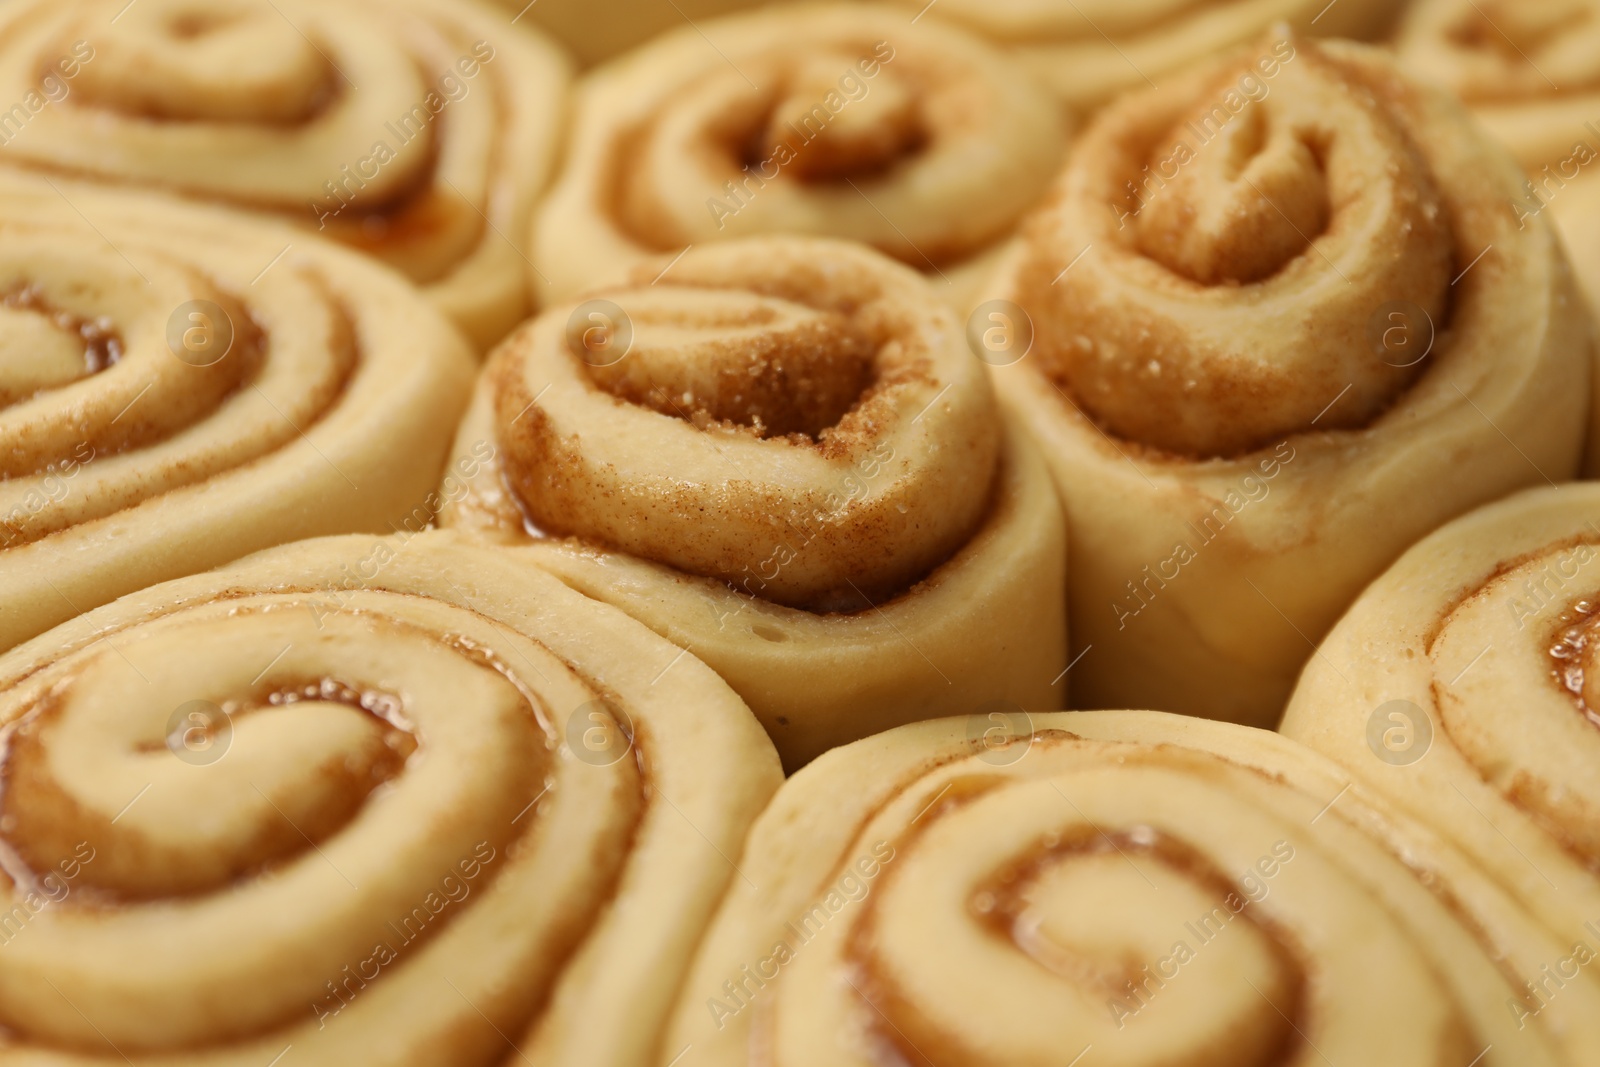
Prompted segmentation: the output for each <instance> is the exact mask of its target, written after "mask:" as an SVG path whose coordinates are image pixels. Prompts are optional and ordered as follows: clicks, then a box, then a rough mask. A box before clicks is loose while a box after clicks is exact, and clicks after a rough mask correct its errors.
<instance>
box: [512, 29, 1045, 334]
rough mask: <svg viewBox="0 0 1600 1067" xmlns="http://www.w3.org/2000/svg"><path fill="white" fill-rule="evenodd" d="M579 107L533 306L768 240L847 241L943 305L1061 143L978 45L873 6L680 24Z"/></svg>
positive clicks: (546, 219)
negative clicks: (644, 264) (685, 251)
mask: <svg viewBox="0 0 1600 1067" xmlns="http://www.w3.org/2000/svg"><path fill="white" fill-rule="evenodd" d="M708 42H710V44H709V45H708ZM577 96H578V99H577V107H576V111H575V113H574V119H573V141H572V144H571V145H570V147H569V149H568V152H567V158H566V162H565V163H564V165H563V169H562V172H561V175H560V177H559V178H558V179H557V181H556V184H555V186H554V188H553V189H552V191H551V193H550V195H549V197H547V198H546V200H545V202H544V203H543V204H542V205H541V207H540V209H539V218H538V222H537V224H536V226H535V231H534V244H535V248H536V252H535V262H536V263H537V264H538V267H539V271H540V276H541V282H540V284H541V290H542V292H543V294H544V296H545V298H546V300H547V301H548V300H553V299H558V298H565V297H568V296H570V295H572V294H574V293H578V292H582V291H583V290H586V289H589V288H592V287H594V286H597V285H602V284H606V283H609V282H612V281H614V280H615V279H616V276H617V273H618V264H619V263H620V264H629V263H632V262H635V261H637V260H639V259H640V258H642V257H645V256H649V255H654V254H656V253H667V252H677V251H678V250H680V249H682V248H684V247H685V246H687V245H691V244H703V243H705V242H708V241H714V240H720V239H724V238H728V237H741V236H746V237H747V236H758V235H764V234H771V233H800V234H810V235H814V236H819V237H840V238H849V239H851V240H857V241H861V242H863V243H865V244H869V245H872V246H873V247H875V248H877V249H879V250H880V251H882V252H885V253H887V254H889V255H891V256H894V257H895V258H896V259H899V260H901V261H902V262H904V263H907V264H909V265H910V266H912V267H915V268H916V269H918V270H921V271H925V272H928V273H929V274H930V275H932V276H933V277H934V278H935V279H936V281H937V282H938V284H939V285H940V286H941V288H944V289H947V290H949V292H950V293H951V294H955V293H956V292H958V291H964V287H965V286H967V285H970V284H971V282H972V280H973V279H974V278H975V277H976V276H977V269H978V268H977V266H975V264H978V265H981V264H985V263H987V262H988V260H987V259H986V258H984V255H983V254H984V253H986V252H989V251H990V250H991V249H992V248H993V247H994V246H995V245H996V244H997V243H998V242H1000V241H1001V240H1002V239H1003V238H1005V237H1006V236H1008V235H1009V233H1010V231H1011V229H1012V227H1013V226H1014V224H1015V223H1016V221H1017V219H1018V218H1019V216H1020V215H1021V213H1022V211H1023V210H1025V209H1026V208H1027V206H1028V205H1029V204H1031V203H1032V202H1033V201H1034V200H1036V199H1037V197H1038V196H1039V194H1041V193H1042V192H1043V191H1044V190H1045V188H1046V186H1047V185H1048V184H1049V180H1050V175H1051V173H1052V172H1053V170H1054V168H1055V167H1056V165H1057V163H1058V161H1059V157H1060V153H1061V146H1062V126H1061V120H1060V118H1059V116H1058V115H1057V113H1056V108H1055V107H1054V106H1053V104H1052V103H1051V102H1050V100H1049V99H1048V97H1047V96H1046V95H1045V94H1044V93H1043V92H1042V91H1040V90H1039V89H1038V88H1037V87H1036V86H1035V85H1033V84H1032V83H1031V82H1030V81H1029V80H1028V79H1027V78H1026V77H1025V76H1023V75H1021V74H1019V73H1017V72H1016V71H1013V70H1010V69H1008V68H1007V65H1006V63H1005V60H1004V58H1003V57H1002V56H1001V55H999V54H997V53H996V52H995V51H994V50H993V49H992V48H991V47H989V46H988V45H987V44H986V43H984V42H982V41H980V40H978V39H977V38H975V37H973V36H971V35H969V34H967V33H965V32H964V31H962V30H959V29H957V28H954V27H950V26H945V25H939V24H937V23H936V21H935V20H928V21H927V22H919V23H918V24H915V25H912V24H911V23H910V22H909V21H908V20H907V19H906V17H905V15H904V14H903V13H902V12H901V11H900V10H898V9H895V8H890V7H886V6H883V5H874V4H861V5H857V4H837V3H835V4H795V5H784V6H781V7H773V8H769V9H767V10H764V11H759V12H755V13H751V14H743V15H732V16H728V17H727V18H723V19H716V20H710V21H705V22H700V23H698V24H697V25H696V26H694V27H688V26H686V27H683V28H682V30H681V31H679V32H676V33H672V34H669V35H667V36H665V37H663V38H660V39H658V40H656V41H654V42H652V43H651V44H649V45H647V46H645V47H644V48H642V49H639V50H638V51H636V52H634V53H630V54H629V55H627V56H625V57H623V58H621V59H618V60H617V61H615V62H613V63H611V64H608V65H607V66H605V67H603V68H601V69H600V70H598V71H596V72H594V73H592V74H590V75H589V76H588V77H587V78H586V79H585V80H584V81H583V82H582V83H581V85H580V87H579V89H578V94H577ZM966 267H972V268H973V269H972V270H966V269H963V268H966ZM957 302H958V303H959V302H960V301H959V299H957Z"/></svg>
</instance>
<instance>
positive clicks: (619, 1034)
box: [0, 532, 779, 1067]
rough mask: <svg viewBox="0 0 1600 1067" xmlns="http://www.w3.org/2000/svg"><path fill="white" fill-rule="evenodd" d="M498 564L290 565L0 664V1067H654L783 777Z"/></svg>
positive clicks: (107, 619) (467, 553)
mask: <svg viewBox="0 0 1600 1067" xmlns="http://www.w3.org/2000/svg"><path fill="white" fill-rule="evenodd" d="M516 556H517V552H516V550H506V549H488V548H484V547H482V546H476V547H464V546H461V545H459V544H457V543H456V542H455V540H454V539H453V538H451V537H449V536H448V535H444V534H439V533H434V532H425V533H422V534H420V535H416V536H414V537H389V538H373V537H370V536H347V537H340V538H327V539H322V540H314V541H307V542H301V543H299V544H295V545H290V546H285V547H282V548H278V549H272V550H269V551H267V552H265V553H262V554H259V555H257V556H254V557H251V558H250V559H248V560H245V561H242V562H240V563H238V564H236V565H234V566H232V567H230V568H226V569H223V570H219V571H214V572H211V573H209V574H205V575H200V576H196V577H192V578H186V579H180V580H179V581H176V582H171V583H167V584H165V585H161V586H156V587H153V588H151V589H148V590H145V591H143V592H141V593H138V594H135V595H134V596H131V597H127V598H124V599H123V600H121V601H118V602H117V603H116V604H113V605H109V606H107V607H105V608H101V609H99V610H98V611H95V612H92V613H90V614H89V615H86V616H83V617H81V618H79V619H76V620H74V621H72V622H70V623H68V624H66V625H64V626H62V627H60V628H58V629H57V630H54V631H52V632H51V633H50V634H48V635H46V636H44V637H41V638H40V639H39V640H37V641H34V642H30V643H28V644H26V645H23V646H21V647H19V648H18V649H15V650H13V651H12V652H11V653H10V654H8V655H7V656H6V657H4V658H3V659H0V687H3V688H0V722H3V724H4V725H3V729H4V733H5V746H4V761H5V768H4V770H5V791H4V795H3V797H0V806H3V808H4V814H3V817H0V825H3V826H4V832H3V844H4V848H3V849H0V854H3V856H4V858H5V863H4V873H3V876H0V894H3V895H4V897H5V900H4V901H3V904H4V907H5V908H6V909H7V910H6V912H5V913H4V914H5V916H6V920H7V921H6V923H5V924H3V929H0V938H3V941H4V944H3V948H4V952H3V953H0V1019H3V1023H4V1026H5V1035H4V1038H3V1039H0V1057H6V1058H18V1059H19V1060H20V1059H21V1058H27V1059H29V1060H30V1061H31V1062H36V1063H44V1062H48V1063H62V1064H64V1063H67V1062H72V1063H90V1062H93V1063H101V1062H106V1063H109V1062H123V1059H122V1057H126V1058H127V1062H132V1063H139V1064H146V1063H148V1064H156V1063H171V1062H174V1061H175V1059H177V1058H183V1059H186V1060H190V1059H192V1060H193V1061H195V1062H200V1061H203V1062H206V1063H210V1064H218V1065H222V1064H237V1065H241V1067H243V1065H247V1064H257V1065H259V1064H265V1063H268V1062H270V1061H271V1060H272V1058H273V1057H274V1056H279V1055H281V1054H282V1052H283V1050H284V1049H285V1048H286V1047H292V1048H293V1056H294V1058H295V1059H296V1060H297V1061H299V1062H305V1063H310V1064H327V1065H336V1064H350V1063H363V1064H373V1065H378V1064H382V1065H391V1067H400V1065H417V1067H422V1065H425V1064H426V1065H433V1064H448V1065H452V1067H466V1065H478V1064H482V1065H488V1064H501V1063H523V1062H527V1063H534V1064H539V1065H541V1067H542V1065H545V1064H552V1065H554V1064H571V1063H586V1064H617V1065H621V1064H639V1063H643V1062H645V1058H646V1056H647V1054H648V1053H649V1052H650V1051H651V1050H652V1049H653V1048H654V1043H655V1041H656V1039H657V1037H658V1036H659V1028H660V1026H661V1024H662V1021H663V1017H664V1014H665V1012H666V1010H667V1009H668V1008H669V1006H670V1001H671V996H672V995H673V993H674V992H675V976H676V974H678V973H679V972H681V970H682V968H683V967H684V966H685V965H686V964H687V959H688V953H689V951H690V949H691V948H692V947H693V945H694V944H695V942H696V939H697V937H698V934H699V931H700V929H701V928H702V927H703V925H704V923H705V922H706V921H707V919H708V918H709V915H710V912H711V910H712V909H713V907H714V904H715V901H716V899H717V897H718V896H719V895H720V893H721V891H722V888H723V886H724V884H725V883H726V882H727V880H728V879H729V878H730V877H733V876H734V871H733V868H732V867H731V866H730V864H729V862H728V861H727V860H726V859H724V858H722V857H721V856H719V855H718V853H719V851H720V852H722V853H723V854H725V855H726V854H732V855H737V849H738V844H739V841H740V839H741V838H742V835H743V833H744V831H745V828H746V826H747V825H748V823H749V821H750V820H751V818H752V817H753V816H754V814H755V812H756V811H757V810H758V809H759V807H760V806H761V805H762V804H763V803H764V802H765V800H766V798H767V796H768V795H769V794H770V793H771V792H772V790H773V789H774V788H776V785H777V783H778V778H779V772H778V766H777V760H776V758H775V757H774V755H773V753H772V749H771V746H770V744H769V743H768V742H767V740H766V738H765V737H764V736H763V735H762V733H761V731H760V728H759V727H758V726H757V724H756V723H755V721H754V720H753V719H752V718H751V717H750V715H749V712H748V711H747V710H746V709H745V707H744V706H743V704H741V703H740V701H739V700H738V698H737V697H736V696H735V695H734V694H733V693H732V692H731V691H730V690H729V689H728V688H727V687H726V686H725V685H724V684H723V683H722V682H720V681H719V680H718V679H717V678H716V677H715V676H714V675H713V674H712V673H711V672H710V671H709V670H707V669H706V668H705V667H704V666H702V665H700V664H699V663H696V662H694V661H692V660H691V661H689V662H687V663H678V664H677V665H676V666H675V668H674V672H673V674H672V675H671V676H668V677H663V678H660V679H658V681H657V682H656V683H654V684H653V683H652V682H651V678H652V676H654V675H656V674H658V673H659V672H660V671H661V668H662V667H663V666H664V665H665V664H667V663H669V662H672V661H673V659H674V657H675V655H676V654H677V652H678V651H679V650H677V649H674V648H672V647H671V646H670V645H668V644H667V643H666V642H664V641H662V640H660V639H659V638H657V637H656V636H654V635H653V634H651V633H649V631H647V630H646V629H645V628H644V627H642V626H640V625H639V624H637V623H635V622H633V621H632V620H630V619H627V618H626V617H625V616H623V615H622V614H621V613H619V612H617V611H615V610H614V609H611V608H608V607H605V606H603V605H598V604H596V603H594V602H593V601H590V600H588V599H587V598H584V597H582V596H580V595H578V594H576V593H573V592H572V591H570V590H568V589H566V588H565V587H564V586H562V585H561V584H560V583H558V582H556V581H554V580H553V579H551V578H550V577H548V576H547V575H544V574H542V573H540V572H539V571H538V570H536V569H534V568H530V567H527V566H525V565H523V564H522V563H521V561H519V560H518V559H517V558H516ZM702 835H703V836H702ZM618 1001H625V1002H626V1003H627V1004H628V1005H629V1013H628V1020H629V1021H628V1023H627V1025H625V1026H616V1027H608V1028H594V1027H586V1026H584V1025H583V1024H582V1023H581V1021H580V1020H582V1019H585V1018H592V1017H593V1013H595V1012H599V1011H602V1010H604V1009H605V1007H606V1005H608V1004H614V1003H617V1002H618Z"/></svg>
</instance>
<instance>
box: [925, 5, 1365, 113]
mask: <svg viewBox="0 0 1600 1067" xmlns="http://www.w3.org/2000/svg"><path fill="white" fill-rule="evenodd" d="M899 2H900V3H901V4H903V5H905V6H906V7H907V8H908V9H910V10H912V11H918V10H921V11H922V12H923V13H924V14H925V15H926V16H927V17H928V18H944V19H947V20H953V21H955V22H958V23H961V24H963V25H965V26H968V27H970V28H971V29H973V30H975V31H976V32H978V33H981V34H983V35H984V36H986V37H988V38H990V39H991V40H994V41H995V42H996V43H999V44H1002V45H1005V46H1007V47H1008V50H1009V51H1010V52H1011V54H1012V55H1013V56H1014V57H1015V59H1016V60H1017V62H1019V63H1020V64H1021V66H1022V67H1023V69H1025V70H1027V71H1028V72H1029V73H1031V74H1034V75H1035V76H1036V77H1038V78H1039V79H1040V80H1041V81H1042V82H1044V83H1045V84H1046V85H1048V86H1049V87H1050V88H1051V89H1053V90H1054V91H1055V93H1056V94H1057V95H1058V96H1059V97H1060V98H1061V100H1062V101H1063V102H1064V103H1065V104H1066V105H1067V106H1068V107H1069V108H1070V109H1071V110H1072V111H1074V112H1077V113H1079V114H1086V113H1088V112H1091V111H1093V110H1095V109H1096V108H1098V107H1100V106H1101V105H1103V104H1105V103H1106V102H1107V101H1108V100H1110V99H1111V98H1112V97H1114V96H1116V95H1117V94H1119V93H1122V92H1126V91H1127V90H1130V89H1142V88H1145V87H1147V86H1154V85H1160V84H1163V83H1164V82H1165V81H1166V80H1167V78H1168V76H1170V75H1171V74H1172V73H1173V72H1174V71H1176V70H1179V69H1181V68H1183V67H1187V66H1189V65H1190V64H1192V63H1194V62H1197V61H1199V60H1201V59H1204V58H1206V57H1208V56H1210V55H1212V54H1213V53H1216V52H1220V51H1223V50H1226V49H1229V48H1233V47H1235V46H1237V45H1240V44H1243V43H1245V42H1246V41H1249V40H1251V39H1253V38H1255V37H1257V36H1259V35H1260V34H1261V33H1262V32H1263V31H1264V30H1266V29H1267V28H1268V27H1269V26H1272V25H1274V24H1275V23H1280V22H1284V23H1288V24H1290V25H1292V26H1293V27H1294V28H1295V29H1297V30H1300V31H1303V32H1306V33H1315V34H1318V35H1320V36H1325V37H1356V38H1371V37H1374V36H1376V35H1377V34H1379V33H1381V32H1382V31H1383V30H1384V29H1386V28H1387V27H1388V26H1389V24H1390V22H1391V21H1392V20H1393V18H1394V15H1395V10H1396V5H1395V4H1394V3H1392V2H1389V0H1335V2H1334V3H1331V4H1330V3H1328V2H1327V0H1139V2H1136V3H1127V2H1126V0H1075V2H1067V3H1061V2H1058V0H935V2H936V3H937V5H938V6H934V5H933V4H929V3H928V2H927V0H899ZM918 18H919V21H920V19H921V16H918Z"/></svg>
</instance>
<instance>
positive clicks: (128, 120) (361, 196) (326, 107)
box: [0, 0, 570, 350]
mask: <svg viewBox="0 0 1600 1067" xmlns="http://www.w3.org/2000/svg"><path fill="white" fill-rule="evenodd" d="M568 68H569V61H568V59H567V58H566V56H565V54H564V53H563V52H562V51H561V49H560V48H559V47H558V46H557V45H555V44H553V43H552V42H550V41H549V40H548V39H547V38H546V37H544V35H543V34H542V33H540V32H539V31H537V30H535V29H532V28H531V27H530V25H529V23H528V22H527V21H525V20H524V21H519V22H518V23H517V24H515V25H513V24H512V23H511V20H510V17H509V16H508V15H506V14H505V13H503V12H502V11H501V10H499V9H498V8H497V7H494V6H493V5H491V4H488V3H484V2H482V0H139V2H138V3H134V4H129V3H127V2H126V0H67V2H64V3H63V2H56V0H18V2H16V3H12V4H8V5H6V7H5V9H4V10H3V11H0V99H3V100H5V101H7V102H10V101H19V100H20V101H26V100H27V99H28V98H29V94H32V96H33V97H34V98H39V97H41V96H42V97H44V98H46V99H48V100H50V101H54V102H53V103H46V104H45V105H44V106H43V107H40V108H32V111H33V113H32V114H31V115H30V114H28V113H27V112H24V114H23V116H22V117H23V119H24V120H25V121H24V122H23V123H21V124H20V128H19V129H18V130H16V131H15V132H14V133H13V131H12V129H11V127H10V126H0V133H3V134H6V135H8V136H7V137H6V138H5V143H4V147H3V148H0V164H5V165H8V166H13V167H21V168H25V169H28V170H34V171H39V172H42V173H45V174H48V175H52V176H57V177H58V178H59V176H63V175H67V176H76V177H81V178H86V179H93V180H96V181H100V182H104V183H107V184H112V185H125V186H140V187H146V188H155V189H162V190H166V191H170V192H174V193H181V194H183V195H185V196H188V197H191V198H194V199H197V200H209V201H216V202H219V203H223V204H226V205H228V206H230V207H233V208H237V209H244V210H250V211H259V212H262V213H267V214H271V215H274V216H276V217H278V218H279V219H282V220H284V221H287V222H290V223H293V224H294V225H295V226H297V227H298V228H300V229H301V230H303V231H309V232H318V233H321V234H322V235H324V236H328V237H332V238H334V239H335V240H338V241H342V242H344V243H345V244H348V245H350V246H351V247H353V248H357V249H359V250H361V251H363V252H366V253H368V254H370V255H373V256H375V257H377V258H380V259H382V260H384V261H385V262H387V263H388V264H389V265H390V266H392V267H394V268H395V269H397V270H399V271H400V272H402V273H403V274H405V275H407V276H408V277H409V278H410V279H411V280H412V281H414V282H416V283H417V284H418V285H419V286H421V287H422V289H423V291H424V292H426V293H427V294H428V296H429V297H430V298H431V299H432V300H433V302H434V303H435V304H436V305H437V306H438V307H439V309H440V310H441V311H443V312H444V313H445V314H446V315H448V316H449V317H450V318H451V319H452V320H453V321H454V322H455V323H456V324H457V325H458V326H460V327H461V329H462V331H463V332H465V333H466V334H467V336H468V337H469V338H471V339H472V341H473V342H474V343H475V344H476V345H477V346H478V347H479V348H480V350H481V349H483V348H487V347H488V346H490V345H492V344H493V343H494V342H495V341H497V340H499V338H500V337H502V336H503V335H504V334H505V332H506V331H507V330H509V329H511V327H512V326H514V325H516V324H517V322H519V321H520V320H521V319H522V318H524V317H525V316H526V315H527V314H528V312H529V310H530V309H531V307H532V305H531V303H530V301H529V296H528V292H529V270H528V262H527V254H526V251H525V250H524V248H523V242H524V241H525V240H526V235H527V229H528V221H529V219H530V217H531V215H532V211H533V205H534V202H535V200H536V198H537V197H538V195H539V193H540V192H541V191H542V189H543V187H544V184H545V181H546V179H547V178H548V176H549V175H550V173H551V170H552V168H553V166H554V160H555V155H556V151H557V148H558V142H559V139H560V137H561V135H562V123H563V121H564V115H565V108H566V104H567V99H566V93H567V83H568V80H569V77H570V75H569V69H568ZM69 72H70V73H69ZM29 106H31V105H29ZM291 239H292V238H291Z"/></svg>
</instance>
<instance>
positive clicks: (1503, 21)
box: [1394, 0, 1600, 213]
mask: <svg viewBox="0 0 1600 1067" xmlns="http://www.w3.org/2000/svg"><path fill="white" fill-rule="evenodd" d="M1394 46H1395V50H1396V51H1397V52H1398V53H1399V56H1400V61H1401V63H1403V64H1404V65H1405V67H1406V69H1407V70H1409V71H1411V72H1413V73H1415V74H1416V75H1418V76H1420V77H1424V78H1428V79H1430V80H1432V81H1435V82H1438V83H1439V84H1441V85H1443V86H1445V87H1446V88H1448V89H1450V90H1451V91H1452V92H1454V93H1455V94H1456V96H1458V97H1459V98H1460V99H1461V100H1462V101H1463V102H1464V103H1465V104H1466V105H1467V106H1468V107H1469V108H1471V109H1472V113H1473V116H1474V117H1476V118H1477V119H1478V121H1479V122H1481V123H1483V125H1484V126H1485V127H1487V128H1488V129H1489V131H1490V132H1491V133H1493V134H1494V135H1495V136H1496V137H1497V138H1499V139H1500V140H1501V141H1503V142H1504V143H1505V144H1506V145H1507V146H1508V147H1510V149H1511V151H1512V152H1513V154H1515V155H1516V157H1517V162H1519V163H1521V164H1522V166H1523V168H1524V169H1526V170H1527V171H1528V172H1529V174H1530V175H1531V176H1532V177H1533V179H1534V183H1535V189H1534V190H1525V192H1527V193H1530V194H1531V193H1534V192H1535V191H1536V192H1537V196H1538V197H1539V198H1540V199H1544V200H1550V199H1559V196H1560V191H1561V187H1562V186H1564V185H1565V184H1566V183H1567V182H1570V181H1571V180H1573V179H1574V178H1576V177H1578V176H1579V175H1580V173H1582V172H1585V171H1593V170H1594V169H1596V168H1595V167H1593V166H1591V165H1592V164H1596V163H1600V2H1597V0H1547V2H1545V3H1538V4H1518V3H1513V2H1510V0H1417V2H1416V3H1414V4H1412V5H1411V7H1410V9H1409V10H1408V11H1407V12H1406V15H1405V18H1404V19H1403V21H1402V22H1401V24H1400V27H1399V30H1398V32H1397V33H1396V35H1395V41H1394ZM1580 143H1586V144H1587V147H1588V151H1587V152H1576V151H1575V149H1576V148H1577V146H1578V145H1579V144H1580ZM1546 167H1548V170H1546ZM1525 201H1526V203H1524V202H1525ZM1516 202H1517V204H1518V205H1519V206H1521V207H1522V210H1529V209H1532V210H1534V211H1535V213H1536V212H1537V209H1538V207H1539V202H1540V201H1539V200H1538V199H1535V200H1529V198H1528V196H1526V195H1523V196H1518V198H1517V201H1516Z"/></svg>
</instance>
